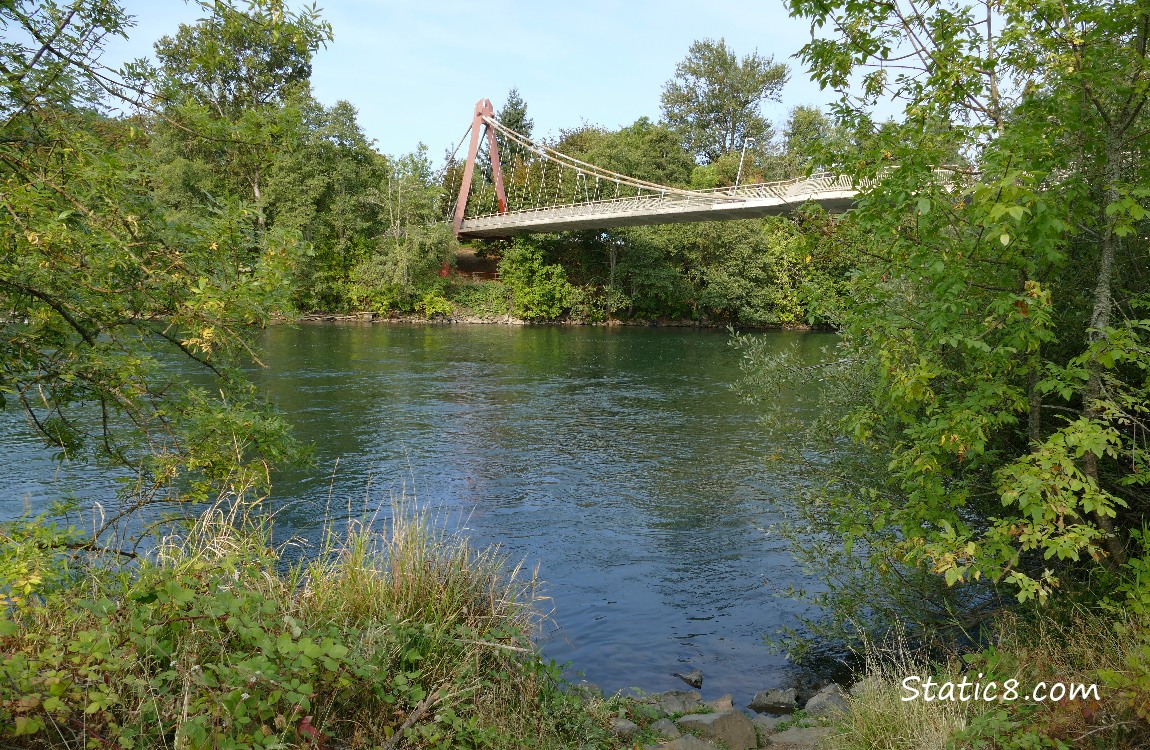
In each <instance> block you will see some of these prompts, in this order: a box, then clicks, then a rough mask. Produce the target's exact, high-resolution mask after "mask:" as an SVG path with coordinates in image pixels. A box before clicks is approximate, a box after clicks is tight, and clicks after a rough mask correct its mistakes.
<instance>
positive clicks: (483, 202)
mask: <svg viewBox="0 0 1150 750" xmlns="http://www.w3.org/2000/svg"><path fill="white" fill-rule="evenodd" d="M469 134H470V136H471V140H470V146H469V147H468V151H467V159H466V160H465V161H464V162H463V163H462V165H460V164H458V163H456V162H455V161H454V159H453V160H452V162H451V164H450V165H449V167H448V176H447V180H448V186H449V189H450V190H451V191H452V192H456V190H457V197H456V199H455V204H454V205H453V206H452V208H451V210H450V214H449V215H450V216H451V217H452V221H453V227H454V230H455V234H456V236H457V237H460V238H463V239H471V238H475V239H495V238H501V237H512V236H514V235H517V234H526V233H528V232H565V231H571V230H580V229H609V228H613V227H634V226H645V225H650V224H670V223H675V222H685V221H723V220H728V219H751V218H757V217H762V216H770V215H775V214H782V213H787V212H789V211H792V210H794V209H795V208H797V207H798V206H800V205H802V204H803V203H807V202H814V203H818V204H819V205H821V206H822V207H823V208H825V209H826V210H828V211H831V212H840V211H845V210H847V209H848V208H850V206H851V204H852V203H853V202H854V199H855V195H856V192H857V190H858V189H859V188H860V187H862V185H860V184H858V182H857V181H855V180H852V179H851V178H850V177H849V176H846V175H836V174H831V173H825V172H824V173H818V174H814V175H811V176H810V177H804V178H799V179H794V180H784V181H780V182H766V183H753V184H745V185H740V184H738V180H737V179H736V184H735V185H734V186H732V187H722V188H714V189H709V190H688V189H685V188H676V187H670V186H667V185H659V184H656V183H653V182H648V181H646V180H640V179H636V178H634V177H629V176H627V175H623V174H619V173H618V172H613V171H611V170H608V169H603V168H601V167H597V166H595V165H592V164H588V163H587V162H585V161H581V160H579V159H576V158H574V157H571V156H567V155H565V154H562V153H560V152H559V151H556V150H555V149H553V148H551V147H550V146H547V145H546V144H541V143H537V142H535V141H533V140H531V139H530V138H528V137H527V136H525V135H523V134H521V133H517V132H516V131H514V130H512V129H511V128H509V127H507V126H506V125H504V124H503V123H501V122H499V121H498V120H497V119H495V111H494V108H493V107H492V104H491V100H489V99H481V100H479V102H477V103H476V105H475V113H474V117H473V118H472V122H471V128H470V131H469ZM466 139H467V135H464V140H466ZM500 143H502V146H503V149H504V151H505V152H506V153H504V154H502V160H501V154H500ZM462 145H463V142H462V141H460V146H462ZM484 147H485V148H484ZM740 171H741V165H740ZM456 183H458V185H456Z"/></svg>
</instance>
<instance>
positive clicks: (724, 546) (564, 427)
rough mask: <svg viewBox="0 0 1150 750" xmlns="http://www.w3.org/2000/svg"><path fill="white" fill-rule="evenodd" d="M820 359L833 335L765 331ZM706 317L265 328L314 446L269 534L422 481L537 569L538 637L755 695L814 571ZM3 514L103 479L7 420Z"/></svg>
mask: <svg viewBox="0 0 1150 750" xmlns="http://www.w3.org/2000/svg"><path fill="white" fill-rule="evenodd" d="M762 335H763V336H767V337H770V339H771V341H772V343H773V344H777V346H779V347H783V346H788V347H789V346H797V347H798V348H799V350H800V351H801V352H802V353H803V356H804V357H805V358H807V359H808V360H809V361H812V362H814V361H818V360H819V359H820V358H822V357H825V356H826V354H825V349H826V348H827V347H829V346H831V345H833V342H834V338H833V336H831V335H829V334H813V333H804V334H800V333H786V332H780V333H765V334H762ZM728 342H729V337H728V336H727V334H726V333H724V332H721V331H714V330H694V329H667V328H637V327H571V326H562V327H559V326H523V327H515V326H501V325H487V326H480V325H473V326H462V325H454V326H452V325H379V324H339V325H333V324H303V325H300V326H297V327H288V326H279V327H275V328H272V329H269V330H268V331H267V332H266V334H265V341H264V349H265V352H266V357H265V360H264V361H265V363H266V364H267V365H268V368H267V369H265V370H261V371H259V372H257V373H255V378H256V380H257V381H258V382H259V383H260V385H261V387H262V388H263V389H264V390H265V391H266V392H267V393H268V394H269V395H270V396H271V397H272V398H273V399H274V400H275V401H277V402H278V403H279V405H280V406H281V408H282V409H283V410H284V412H285V413H286V414H287V415H288V417H289V419H290V420H291V422H292V423H293V424H294V425H295V427H296V429H297V430H298V434H299V436H300V437H301V438H303V439H304V440H307V441H311V442H312V443H314V445H315V464H314V466H312V467H310V468H308V469H306V470H290V471H287V472H284V473H283V474H281V475H280V476H279V477H278V478H277V483H276V488H275V502H276V504H277V505H278V506H279V507H280V508H281V511H280V513H279V516H278V520H277V524H278V526H277V535H278V536H279V537H280V538H285V537H286V536H288V535H290V534H297V535H300V536H301V537H303V538H307V539H311V540H315V539H316V538H317V537H318V535H319V532H320V529H321V528H322V525H323V523H324V518H325V516H326V518H327V522H329V523H333V524H335V526H336V527H338V526H339V525H340V524H342V522H343V521H344V520H345V519H347V518H348V517H349V516H350V517H355V518H359V517H361V516H362V515H363V514H364V513H365V512H366V513H368V514H373V513H375V511H376V510H377V509H381V514H380V516H379V523H380V524H381V525H382V524H383V523H384V521H385V519H386V515H387V512H388V509H389V508H390V502H391V498H393V497H397V496H400V495H406V496H408V497H409V498H411V497H414V498H415V499H416V500H417V502H418V503H419V505H420V506H422V507H425V508H427V509H429V510H430V511H431V512H432V514H433V515H434V516H436V517H437V518H439V519H441V520H442V521H443V523H445V524H448V525H450V526H452V527H453V528H459V529H461V530H463V531H464V532H465V533H466V534H468V535H469V536H470V537H471V538H472V539H473V540H475V541H476V542H479V543H483V544H498V545H500V546H501V548H502V549H503V550H504V551H505V552H506V553H507V554H508V555H509V556H510V558H511V559H512V560H514V561H520V560H522V561H525V563H526V566H527V567H528V568H532V567H535V566H538V570H539V575H540V577H541V578H542V579H543V580H544V581H546V587H545V593H546V594H547V595H548V596H550V597H551V601H550V604H551V605H552V606H553V611H551V613H550V620H549V625H548V627H547V629H546V632H545V633H544V635H543V639H542V643H543V648H544V652H545V654H546V655H547V656H548V657H551V658H554V659H556V660H557V661H559V662H567V661H570V662H571V663H572V674H574V673H575V672H576V671H577V672H579V673H582V674H583V675H585V676H586V678H587V679H589V680H591V681H593V682H596V683H598V684H599V685H601V686H602V687H603V688H604V689H606V690H609V691H613V690H617V689H623V688H627V687H640V688H642V689H645V690H649V691H656V690H668V689H676V688H682V687H684V686H683V684H682V683H681V682H680V681H679V680H678V679H677V678H675V677H674V676H673V675H672V673H674V672H677V671H683V672H685V671H688V670H690V669H693V668H698V669H701V670H702V671H703V673H704V674H705V675H706V681H705V683H704V686H703V691H704V694H705V696H706V697H717V696H718V695H720V694H722V693H728V692H729V693H733V694H734V695H735V698H736V702H743V703H745V702H746V701H747V700H749V698H750V697H751V695H752V694H753V693H754V692H755V691H756V690H759V689H762V688H764V687H772V686H777V685H781V684H783V683H785V682H788V681H789V680H790V675H789V669H790V665H788V663H787V661H786V659H785V658H784V657H783V656H781V655H778V654H775V653H772V652H771V650H770V649H769V648H768V647H767V645H766V644H765V642H764V636H765V635H767V634H769V633H771V632H773V631H775V630H777V629H778V628H780V627H783V626H788V625H795V624H796V622H797V617H798V615H799V614H800V613H801V612H802V608H801V607H800V605H798V604H796V603H795V602H793V601H791V600H790V599H787V598H785V597H783V596H781V594H782V592H783V591H784V590H785V589H786V588H787V587H788V586H791V585H797V586H801V585H811V584H815V585H817V582H813V581H811V580H810V579H809V578H808V577H807V576H806V575H804V572H803V571H802V570H800V569H799V568H798V567H797V565H796V564H795V563H794V562H793V561H792V560H791V558H790V556H789V555H788V553H787V550H786V543H785V541H784V540H783V539H781V538H779V537H778V536H777V535H775V534H772V533H771V525H772V524H773V523H774V522H775V521H777V520H778V519H779V517H780V516H779V514H780V513H781V512H784V511H785V510H786V509H787V508H788V507H789V504H790V503H792V502H793V501H794V500H795V498H796V496H797V494H798V490H799V488H800V485H801V481H802V480H801V477H800V475H798V474H797V473H796V472H794V471H779V470H778V468H777V467H776V468H775V469H771V468H770V466H771V465H770V464H769V462H768V461H767V460H766V457H767V456H769V455H771V454H772V453H774V452H775V450H776V448H777V445H776V444H775V443H773V442H772V440H773V441H781V440H787V439H788V438H787V436H785V435H781V436H780V435H775V436H774V437H773V438H771V439H768V438H767V435H768V433H767V432H766V431H765V430H764V429H763V428H762V426H761V425H760V424H759V422H758V415H757V413H756V412H755V411H754V410H753V409H751V408H750V407H748V406H747V405H746V404H744V403H742V402H741V401H740V400H739V398H738V396H737V395H736V394H735V393H734V392H733V391H732V390H731V385H732V383H734V382H735V381H736V380H737V379H738V377H739V375H740V373H739V367H738V365H739V359H740V354H739V352H737V351H735V350H734V349H732V348H731V347H730V346H729V344H728ZM0 460H2V461H3V462H4V465H5V467H6V468H5V470H4V475H5V484H6V485H8V487H9V492H7V493H5V497H4V499H3V500H0V503H2V505H0V517H11V516H12V515H14V514H15V513H16V512H17V511H18V509H19V508H20V507H21V506H29V505H30V506H32V507H36V506H38V505H40V504H42V503H43V502H45V500H46V499H47V498H49V497H51V496H52V495H53V494H58V493H60V492H71V493H73V494H75V495H76V496H77V497H80V498H81V499H83V498H89V497H93V496H97V495H99V493H101V492H106V490H107V487H108V486H110V485H109V484H108V483H109V482H110V480H109V479H108V478H106V477H103V478H101V477H99V476H95V477H93V476H91V475H89V474H88V473H87V472H85V471H83V470H80V469H78V468H77V467H69V466H65V467H62V468H61V469H59V470H57V471H56V472H55V474H56V476H57V479H56V481H55V483H54V484H53V483H50V482H48V481H46V480H45V479H44V477H45V476H51V475H52V473H53V470H52V468H51V466H52V465H51V463H50V460H49V454H48V453H47V452H45V451H43V450H41V449H39V448H36V447H35V446H34V445H33V444H32V443H31V442H30V440H29V439H28V438H26V437H24V436H23V433H22V432H21V430H20V429H19V421H18V419H17V418H16V417H15V416H14V412H13V409H12V407H11V406H9V408H8V410H7V413H6V415H5V420H4V424H3V429H0Z"/></svg>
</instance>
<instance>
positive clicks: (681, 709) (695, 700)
mask: <svg viewBox="0 0 1150 750" xmlns="http://www.w3.org/2000/svg"><path fill="white" fill-rule="evenodd" d="M651 700H652V701H653V702H654V705H656V706H658V707H659V708H660V709H662V710H663V712H664V713H665V714H685V713H689V712H691V711H697V710H699V709H700V708H702V707H703V696H702V695H701V694H699V692H698V691H696V690H668V691H667V692H665V693H656V694H654V695H652V696H651Z"/></svg>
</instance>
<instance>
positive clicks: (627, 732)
mask: <svg viewBox="0 0 1150 750" xmlns="http://www.w3.org/2000/svg"><path fill="white" fill-rule="evenodd" d="M611 731H612V732H614V733H615V734H616V735H618V736H619V737H621V738H622V739H625V740H627V739H630V738H631V737H633V736H634V735H635V732H638V731H639V725H638V724H636V723H635V722H633V721H631V720H630V719H620V718H615V719H611Z"/></svg>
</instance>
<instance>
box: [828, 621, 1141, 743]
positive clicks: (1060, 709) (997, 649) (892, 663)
mask: <svg viewBox="0 0 1150 750" xmlns="http://www.w3.org/2000/svg"><path fill="white" fill-rule="evenodd" d="M1145 627H1146V626H1145V624H1144V623H1142V624H1140V623H1137V622H1133V621H1131V620H1129V619H1127V618H1125V617H1123V616H1120V615H1115V614H1113V613H1102V612H1098V611H1095V610H1090V609H1086V608H1082V607H1074V608H1069V609H1066V610H1063V611H1059V612H1049V611H1041V612H1036V613H1035V612H1032V613H1030V616H1028V617H1023V616H1021V615H1019V614H1005V615H1001V616H1000V617H999V618H998V620H997V621H996V623H995V626H994V633H993V635H992V637H991V638H990V642H991V643H992V644H993V645H990V646H987V647H985V648H983V649H981V650H979V651H976V652H973V653H968V654H963V655H961V656H960V655H957V654H956V655H953V656H951V657H950V658H948V659H946V660H945V661H942V662H937V661H936V662H931V661H929V660H927V659H925V658H924V657H922V656H921V655H920V654H918V653H917V652H915V651H914V650H913V649H911V648H910V647H909V646H908V645H907V644H906V643H905V642H904V641H898V640H896V641H894V642H893V643H890V644H881V645H880V644H874V643H867V644H866V649H865V653H866V659H865V662H866V679H864V680H863V681H862V683H861V684H860V685H859V688H858V689H857V690H856V691H855V692H856V694H855V695H854V696H852V698H851V707H852V711H851V712H850V714H848V715H845V716H841V717H839V719H838V722H837V733H836V735H835V736H834V738H833V740H832V742H831V743H830V746H833V747H835V748H842V750H936V749H937V750H945V749H947V748H960V749H961V748H986V749H987V750H994V749H997V748H1002V749H1004V750H1005V749H1006V748H1047V747H1049V748H1099V749H1101V748H1113V749H1115V750H1116V749H1118V748H1145V747H1150V725H1148V724H1147V722H1146V721H1144V720H1142V719H1140V718H1139V717H1138V716H1137V715H1135V712H1134V711H1132V710H1131V706H1132V701H1131V696H1129V695H1125V694H1123V691H1121V690H1118V689H1115V687H1114V683H1115V679H1114V676H1115V675H1122V674H1123V673H1124V672H1125V671H1127V670H1129V668H1130V665H1131V664H1137V663H1140V660H1141V659H1142V658H1143V657H1140V656H1139V654H1138V653H1137V652H1138V649H1140V648H1141V643H1142V642H1141V641H1140V640H1139V639H1137V638H1133V637H1131V635H1130V634H1131V633H1133V632H1139V631H1144V630H1145ZM910 675H918V676H920V677H923V678H925V677H927V676H931V677H933V678H934V680H935V681H936V682H940V683H941V682H946V681H952V682H955V683H957V682H959V681H960V680H961V679H962V678H963V676H964V675H965V676H966V677H967V679H969V680H970V681H971V682H975V681H978V682H979V683H980V684H981V685H982V686H985V685H986V684H987V683H988V682H989V681H991V680H994V681H995V682H996V684H997V685H998V686H999V689H998V694H999V695H1001V694H1002V688H1001V686H1002V685H1003V683H1004V682H1005V681H1006V680H1010V679H1013V680H1016V681H1017V685H1018V698H1017V699H1016V700H1012V701H989V702H988V701H983V700H973V699H972V700H967V701H960V700H933V701H929V702H928V701H925V700H923V699H922V697H921V696H920V697H918V698H917V699H915V700H903V698H904V697H907V696H909V693H908V692H907V691H904V690H903V688H902V685H901V682H902V680H903V678H905V677H907V676H910ZM1039 683H1044V684H1045V691H1046V692H1047V693H1048V692H1049V690H1050V687H1051V686H1052V685H1053V684H1055V683H1061V684H1063V685H1070V684H1072V683H1076V684H1079V685H1084V686H1090V685H1094V686H1096V692H1097V699H1095V698H1094V696H1093V695H1090V696H1087V697H1085V698H1082V697H1079V698H1078V699H1076V700H1069V699H1068V698H1064V699H1062V700H1057V701H1055V700H1043V701H1037V700H1031V699H1030V692H1031V690H1033V689H1034V688H1035V686H1037V685H1038V684H1039ZM934 692H935V694H936V695H937V694H938V689H937V688H936V689H935V691H934ZM968 692H970V693H972V692H973V687H972V688H970V689H969V691H968Z"/></svg>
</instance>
